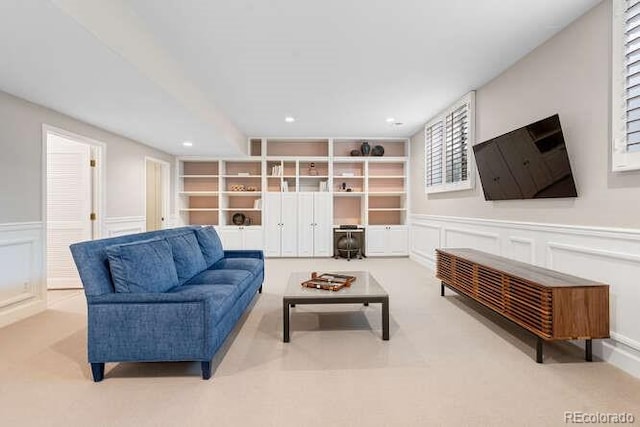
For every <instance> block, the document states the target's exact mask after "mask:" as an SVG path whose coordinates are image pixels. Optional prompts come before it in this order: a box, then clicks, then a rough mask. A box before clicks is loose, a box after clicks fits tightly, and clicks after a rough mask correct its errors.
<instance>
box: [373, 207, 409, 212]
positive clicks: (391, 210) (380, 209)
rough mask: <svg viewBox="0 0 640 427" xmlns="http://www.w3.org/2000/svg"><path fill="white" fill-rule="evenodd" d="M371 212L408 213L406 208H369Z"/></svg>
mask: <svg viewBox="0 0 640 427" xmlns="http://www.w3.org/2000/svg"><path fill="white" fill-rule="evenodd" d="M369 210H370V211H375V212H394V211H406V210H407V209H406V208H369Z"/></svg>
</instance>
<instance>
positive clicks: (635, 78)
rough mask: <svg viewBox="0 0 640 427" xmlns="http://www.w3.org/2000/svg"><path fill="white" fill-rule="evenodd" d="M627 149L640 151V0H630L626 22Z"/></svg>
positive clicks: (626, 12)
mask: <svg viewBox="0 0 640 427" xmlns="http://www.w3.org/2000/svg"><path fill="white" fill-rule="evenodd" d="M624 30H625V34H624V38H625V39H624V43H625V45H624V52H625V102H626V136H627V138H626V145H627V151H640V0H628V1H627V9H626V11H625V23H624Z"/></svg>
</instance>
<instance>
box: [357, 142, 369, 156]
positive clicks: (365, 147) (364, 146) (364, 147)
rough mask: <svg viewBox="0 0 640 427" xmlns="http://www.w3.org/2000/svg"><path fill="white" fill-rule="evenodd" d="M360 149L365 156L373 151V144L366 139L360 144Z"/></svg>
mask: <svg viewBox="0 0 640 427" xmlns="http://www.w3.org/2000/svg"><path fill="white" fill-rule="evenodd" d="M360 151H361V152H362V155H363V156H368V155H369V153H371V146H370V145H369V143H368V142H367V141H364V142H363V143H362V145H361V146H360Z"/></svg>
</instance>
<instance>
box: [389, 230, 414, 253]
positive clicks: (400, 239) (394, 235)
mask: <svg viewBox="0 0 640 427" xmlns="http://www.w3.org/2000/svg"><path fill="white" fill-rule="evenodd" d="M386 231H387V233H386V234H387V245H386V247H387V249H388V253H389V255H407V254H408V253H409V233H408V229H407V227H404V226H400V227H396V226H393V225H392V226H389V228H388V229H387V230H386Z"/></svg>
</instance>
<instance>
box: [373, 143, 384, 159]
mask: <svg viewBox="0 0 640 427" xmlns="http://www.w3.org/2000/svg"><path fill="white" fill-rule="evenodd" d="M371 155H372V156H376V157H382V156H384V147H383V146H382V145H376V146H375V147H373V148H372V149H371Z"/></svg>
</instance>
